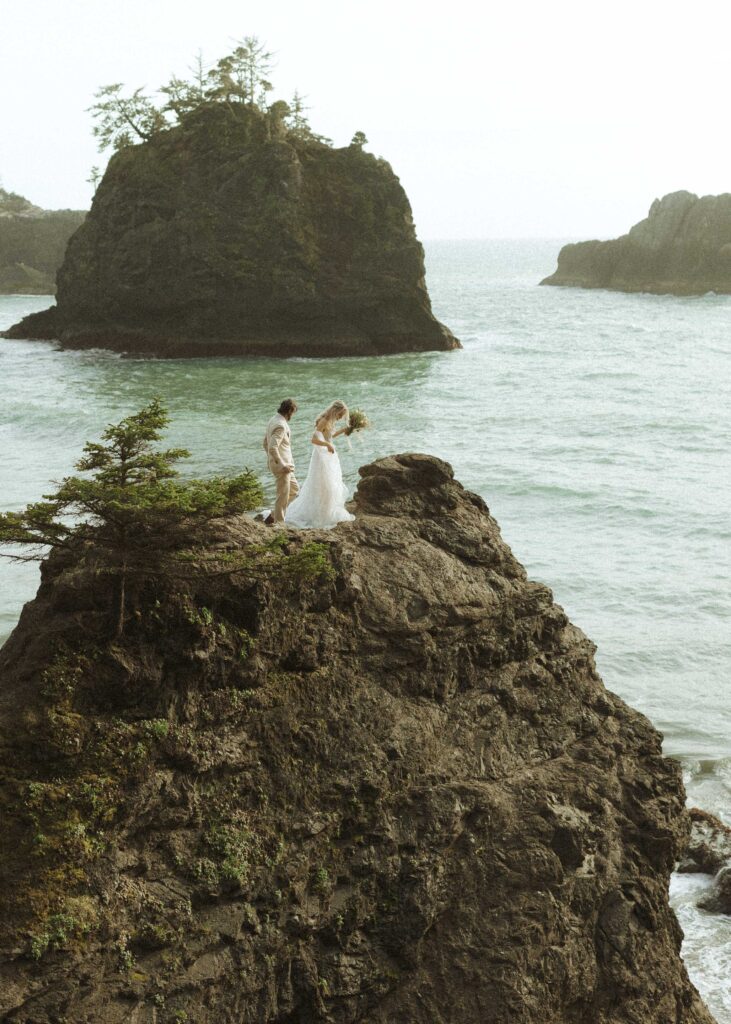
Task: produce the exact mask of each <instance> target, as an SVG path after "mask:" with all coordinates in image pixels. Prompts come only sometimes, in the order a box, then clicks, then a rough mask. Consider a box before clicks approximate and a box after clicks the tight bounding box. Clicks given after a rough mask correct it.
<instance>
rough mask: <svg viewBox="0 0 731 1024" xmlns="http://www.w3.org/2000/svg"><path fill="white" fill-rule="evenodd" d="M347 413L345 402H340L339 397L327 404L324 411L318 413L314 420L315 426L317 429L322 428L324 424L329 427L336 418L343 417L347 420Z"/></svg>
mask: <svg viewBox="0 0 731 1024" xmlns="http://www.w3.org/2000/svg"><path fill="white" fill-rule="evenodd" d="M348 415H349V414H348V407H347V405H346V404H345V402H341V401H340V399H338V400H337V401H335V402H332V403H331V404H330V405H328V407H327V409H325V410H324V412H321V413H320V415H319V416H318V417H317V419H316V420H315V428H316V429H317V430H322V428H323V427H324V426H328V427H330V426H332V425H333V423H337V421H338V420H341V419H343V418H345V419H346V420H347V419H348Z"/></svg>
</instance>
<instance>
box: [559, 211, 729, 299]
mask: <svg viewBox="0 0 731 1024" xmlns="http://www.w3.org/2000/svg"><path fill="white" fill-rule="evenodd" d="M541 284H555V285H565V286H570V287H575V288H610V289H613V290H615V291H622V292H655V293H656V294H660V295H662V294H672V295H703V294H705V293H706V292H718V293H725V294H728V293H731V193H724V194H723V195H720V196H702V197H701V198H700V199H699V198H698V196H696V195H693V194H692V193H691V192H673V193H671V194H670V195H667V196H665V197H664V198H663V199H656V200H655V202H654V203H653V204H652V206H651V207H650V212H649V214H648V216H647V217H646V218H645V220H642V221H640V222H639V224H635V226H634V227H633V228H631V229H630V232H629V234H627V235H622V237H621V238H615V239H613V240H612V241H609V242H598V241H593V242H578V243H575V244H572V245H565V246H564V247H563V249H562V250H561V252H560V253H559V257H558V268H557V270H556V272H555V273H554V274H552V275H551V276H550V277H547V278H545V279H544V280H543V281H541Z"/></svg>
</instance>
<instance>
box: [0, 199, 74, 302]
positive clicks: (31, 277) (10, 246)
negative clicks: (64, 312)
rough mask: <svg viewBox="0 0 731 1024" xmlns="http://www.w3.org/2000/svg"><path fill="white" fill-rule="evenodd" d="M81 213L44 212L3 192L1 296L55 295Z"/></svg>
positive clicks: (0, 223)
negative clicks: (69, 244) (59, 275)
mask: <svg viewBox="0 0 731 1024" xmlns="http://www.w3.org/2000/svg"><path fill="white" fill-rule="evenodd" d="M85 216H86V213H85V212H84V211H82V210H42V209H40V207H38V206H34V205H33V204H32V203H30V202H28V200H27V199H24V198H23V197H22V196H19V195H16V194H15V193H13V192H6V191H5V189H2V188H0V295H15V294H19V295H52V294H53V293H54V292H55V291H56V271H57V270H58V268H59V267H60V266H61V262H62V260H63V254H64V251H65V249H66V243H67V242H68V240H69V238H70V237H71V235H72V234H73V233H74V231H76V229H77V228H78V227H79V225H80V224H82V223H83V220H84V217H85Z"/></svg>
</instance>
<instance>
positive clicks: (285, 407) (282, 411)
mask: <svg viewBox="0 0 731 1024" xmlns="http://www.w3.org/2000/svg"><path fill="white" fill-rule="evenodd" d="M277 412H278V413H279V415H280V416H286V417H287V418H289V417H290V416H292V415H293V414H294V413H296V412H297V403H296V402H295V400H294V398H285V399H284V401H283V402H282V404H281V405H280V406H279V408H278V409H277Z"/></svg>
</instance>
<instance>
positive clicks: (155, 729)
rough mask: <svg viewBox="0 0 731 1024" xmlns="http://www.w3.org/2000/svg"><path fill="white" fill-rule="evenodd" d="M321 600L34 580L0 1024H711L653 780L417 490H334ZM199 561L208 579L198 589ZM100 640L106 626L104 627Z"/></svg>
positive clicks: (677, 789) (489, 541)
mask: <svg viewBox="0 0 731 1024" xmlns="http://www.w3.org/2000/svg"><path fill="white" fill-rule="evenodd" d="M361 477H362V479H361V482H360V484H359V487H358V490H357V493H356V496H355V500H354V502H353V504H352V509H353V511H354V512H355V514H356V519H355V521H354V522H353V523H348V524H344V525H341V526H340V527H338V528H337V529H335V530H332V531H322V532H318V531H312V530H285V531H284V532H283V533H282V534H281V535H280V540H281V543H282V544H284V545H285V548H286V550H287V552H288V553H290V554H291V555H292V556H293V557H296V556H297V553H298V552H299V553H302V551H303V546H304V545H307V544H308V542H311V541H318V542H319V543H321V544H323V545H325V547H326V556H325V557H326V559H327V562H328V563H329V565H330V566H331V567H332V576H331V577H330V578H325V577H322V578H319V579H317V580H312V579H308V580H306V581H304V582H302V583H295V582H290V583H287V580H286V579H282V578H281V577H277V578H275V579H268V578H266V576H263V577H262V576H254V577H253V578H250V577H247V574H246V572H243V573H238V574H236V573H232V572H231V562H230V559H231V557H232V556H233V557H236V558H238V559H240V558H241V556H242V554H245V553H246V552H247V551H249V550H253V551H259V552H261V551H262V550H264V549H265V545H266V544H267V543H268V542H269V541H270V539H271V533H268V532H267V529H266V527H264V526H261V525H259V524H257V523H255V522H252V521H251V520H250V519H248V518H247V517H241V518H238V519H232V520H226V521H223V520H218V521H216V522H213V523H211V524H210V535H209V536H208V537H207V538H206V544H207V545H209V550H210V551H211V552H213V551H215V552H216V553H217V555H218V557H219V558H220V569H221V572H220V573H219V572H213V573H212V574H211V575H210V576H208V577H205V578H200V577H199V578H194V579H193V580H192V581H188V582H184V581H183V580H182V579H176V578H175V577H172V576H171V577H170V579H168V580H167V581H163V580H161V581H160V582H159V584H157V583H156V584H155V585H152V584H151V583H149V582H148V583H147V584H145V585H144V586H142V585H141V584H140V585H138V587H137V596H136V607H137V614H136V616H135V617H134V619H133V621H131V623H130V626H129V627H128V629H127V631H126V632H125V635H124V637H122V638H120V639H118V640H114V641H112V640H110V638H109V631H108V625H109V624H108V619H107V601H108V598H109V591H110V589H111V587H110V583H109V576H108V575H106V576H105V575H103V574H100V573H99V572H98V571H97V568H98V567H97V566H94V565H86V564H85V563H84V561H83V557H84V550H82V551H80V552H76V553H74V552H73V551H71V552H68V553H67V552H64V553H62V554H59V555H55V556H53V557H52V558H51V559H49V560H48V561H47V563H46V564H45V565H44V571H43V575H42V584H41V587H40V590H39V592H38V596H37V597H36V599H35V600H34V601H33V602H31V603H30V604H28V605H27V606H26V607H25V609H24V611H23V613H22V615H21V619H20V623H19V625H18V627H17V628H16V630H15V632H14V633H13V634H12V636H11V637H10V639H9V640H8V641H7V644H6V645H5V647H4V648H3V650H2V652H1V653H0V672H1V673H2V680H3V685H2V688H1V689H0V753H1V754H2V765H3V771H2V773H1V774H0V809H2V814H3V826H2V829H1V830H0V899H1V900H2V901H3V904H2V907H0V1017H2V1019H3V1020H4V1021H8V1022H15V1024H26V1022H30V1021H33V1022H38V1024H45V1022H53V1021H61V1020H66V1021H69V1022H71V1021H79V1022H80V1021H87V1022H89V1024H92V1022H99V1024H101V1022H104V1024H123V1022H131V1021H136V1022H138V1024H154V1022H155V1021H157V1022H173V1021H182V1020H188V1021H195V1022H196V1024H233V1022H237V1024H238V1022H240V1024H310V1022H312V1024H314V1022H318V1021H319V1022H323V1024H324V1022H330V1024H358V1022H360V1024H366V1022H367V1024H437V1022H443V1024H447V1022H451V1024H486V1022H488V1021H489V1022H490V1024H579V1022H581V1024H584V1022H586V1024H631V1022H639V1021H642V1022H643V1024H667V1022H670V1021H672V1022H673V1024H712V1018H711V1016H710V1014H709V1013H708V1011H707V1010H706V1009H705V1007H704V1006H703V1004H702V1002H701V1000H700V998H699V996H698V993H697V992H696V991H695V989H694V988H693V986H692V984H691V983H690V981H689V980H688V976H687V974H686V970H685V967H684V965H683V962H682V960H681V958H680V955H679V951H680V943H681V938H682V934H681V931H680V928H679V926H678V923H677V921H676V919H675V916H674V914H673V912H672V910H671V909H670V906H669V904H668V880H669V877H670V873H671V871H672V869H673V865H674V863H675V860H676V859H677V857H678V856H679V855H680V853H681V851H682V849H683V848H684V846H685V845H686V842H687V837H688V834H689V831H690V823H689V818H688V814H687V812H686V810H685V806H684V793H683V787H682V782H681V776H680V770H679V766H678V764H677V763H676V762H674V761H671V760H669V759H667V758H665V757H663V755H662V750H661V737H660V735H659V734H658V733H657V732H656V730H655V729H654V728H653V727H652V725H651V724H650V722H648V720H647V719H646V718H645V717H644V716H643V715H641V714H639V713H638V712H637V711H634V710H632V708H630V707H628V706H627V705H626V704H625V703H624V702H623V701H622V700H620V699H619V698H618V697H616V696H615V695H613V694H612V693H610V692H608V691H607V690H606V689H605V688H604V686H603V685H602V682H601V680H600V678H599V676H598V675H597V672H596V669H595V665H594V658H593V653H594V647H593V645H592V644H591V642H590V641H589V640H587V638H586V637H585V636H584V635H583V634H582V633H581V631H580V630H579V629H577V628H576V627H575V626H573V625H572V624H571V623H570V622H569V621H568V619H567V617H566V614H565V613H564V611H563V610H562V609H561V608H560V607H558V606H557V605H556V604H555V603H554V601H553V596H552V594H551V591H550V590H549V589H548V587H546V586H545V585H543V584H541V583H536V582H532V581H530V580H529V579H528V578H527V575H526V572H525V570H524V568H523V567H522V566H521V565H520V563H519V562H518V561H517V560H516V559H515V557H514V556H513V554H512V552H511V551H510V549H509V547H508V546H507V545H506V544H505V542H504V541H503V539H502V538H501V536H500V530H499V528H498V525H497V523H496V522H495V520H494V519H493V518H492V516H491V515H490V513H489V511H488V509H487V507H486V506H485V504H484V502H483V501H482V499H481V498H479V497H478V496H477V495H475V494H470V493H469V492H468V491H465V490H464V489H463V488H462V487H461V486H460V484H459V483H457V482H456V481H455V480H454V478H453V474H452V471H451V469H450V467H449V466H448V465H447V464H446V463H444V462H442V461H440V460H439V459H435V458H431V457H429V456H426V455H415V454H409V455H397V456H392V457H390V458H386V459H382V460H380V461H379V462H376V463H374V464H372V465H369V466H366V467H364V468H363V469H361ZM216 568H218V567H216ZM105 627H106V631H105Z"/></svg>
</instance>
